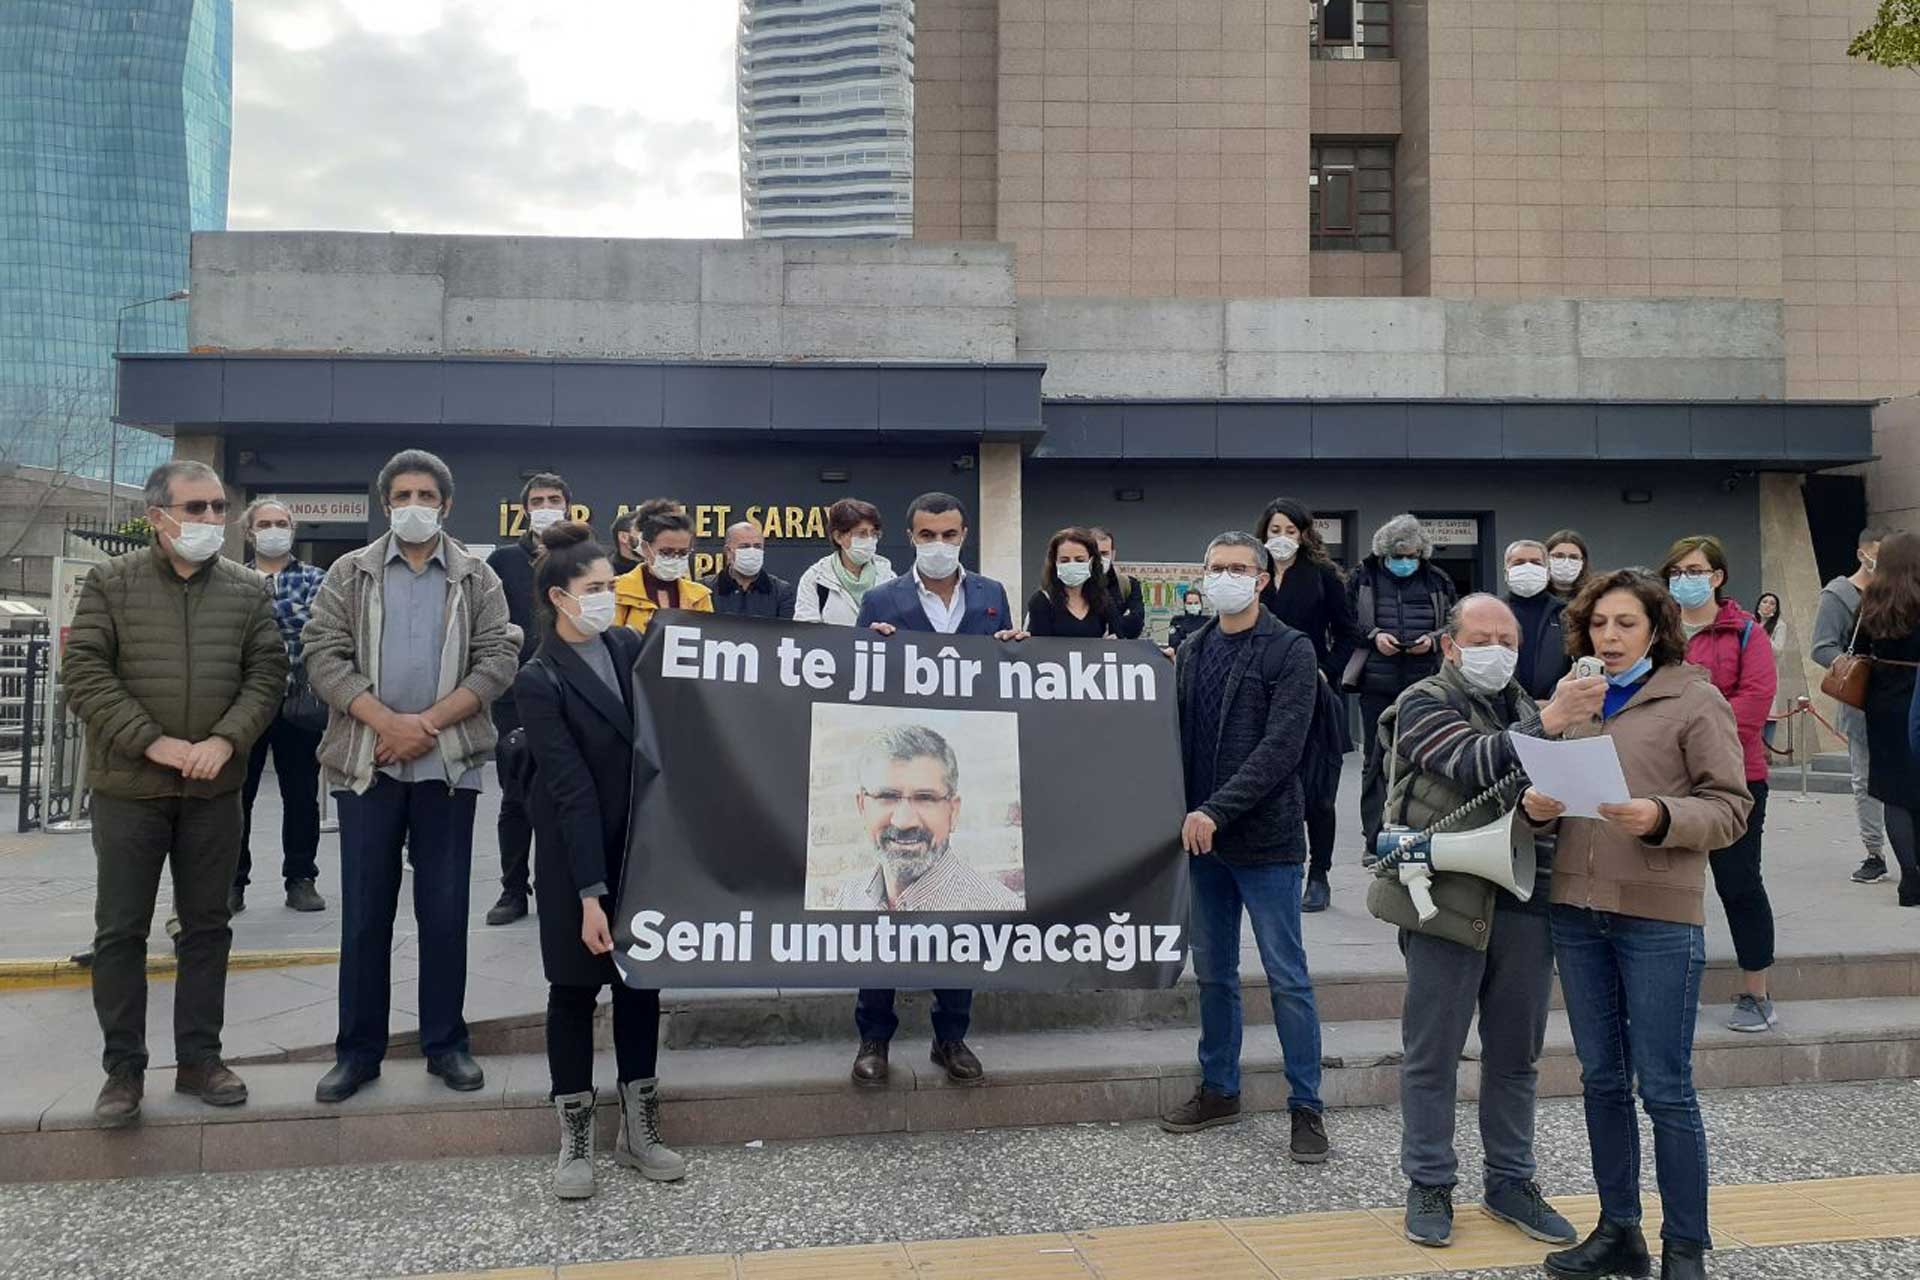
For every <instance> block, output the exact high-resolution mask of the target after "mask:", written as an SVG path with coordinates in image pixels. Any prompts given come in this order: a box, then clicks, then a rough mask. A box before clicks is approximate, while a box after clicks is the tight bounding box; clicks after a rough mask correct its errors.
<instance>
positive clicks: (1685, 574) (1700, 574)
mask: <svg viewBox="0 0 1920 1280" xmlns="http://www.w3.org/2000/svg"><path fill="white" fill-rule="evenodd" d="M1718 572H1719V570H1717V569H1675V570H1674V571H1673V572H1672V573H1670V574H1668V575H1667V576H1668V577H1670V578H1711V577H1712V576H1713V575H1714V574H1715V573H1718Z"/></svg>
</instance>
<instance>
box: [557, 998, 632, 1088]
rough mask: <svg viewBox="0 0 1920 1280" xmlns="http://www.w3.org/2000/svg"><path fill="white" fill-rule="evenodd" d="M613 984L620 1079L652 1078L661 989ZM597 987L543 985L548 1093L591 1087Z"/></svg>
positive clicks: (615, 1048) (614, 1041) (623, 1081)
mask: <svg viewBox="0 0 1920 1280" xmlns="http://www.w3.org/2000/svg"><path fill="white" fill-rule="evenodd" d="M611 985H612V987H613V1057H614V1063H615V1067H616V1069H617V1070H618V1071H619V1073H620V1083H621V1084H626V1083H628V1082H629V1081H633V1080H651V1079H653V1077H654V1073H655V1071H656V1070H657V1069H658V1067H657V1064H658V1062H659V1060H660V993H659V992H658V991H636V990H634V989H633V988H632V987H629V986H628V985H627V984H626V983H624V982H615V983H612V984H611ZM599 999H600V988H599V987H575V986H565V985H562V984H560V983H557V982H556V983H553V984H552V985H550V986H549V987H548V988H547V1072H548V1074H549V1075H550V1076H552V1078H553V1092H552V1093H551V1094H550V1095H549V1096H550V1097H555V1098H557V1097H560V1096H561V1095H562V1094H568V1093H585V1092H586V1091H587V1090H589V1089H591V1088H593V1007H594V1004H595V1003H596V1002H597V1001H598V1000H599Z"/></svg>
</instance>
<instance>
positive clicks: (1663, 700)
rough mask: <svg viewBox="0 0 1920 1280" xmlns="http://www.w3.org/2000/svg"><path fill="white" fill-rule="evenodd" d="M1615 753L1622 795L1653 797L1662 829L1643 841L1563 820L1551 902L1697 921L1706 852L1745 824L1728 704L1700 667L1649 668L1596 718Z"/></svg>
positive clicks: (1582, 733)
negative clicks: (1620, 703)
mask: <svg viewBox="0 0 1920 1280" xmlns="http://www.w3.org/2000/svg"><path fill="white" fill-rule="evenodd" d="M1596 733H1604V734H1606V735H1607V736H1608V737H1610V738H1612V739H1613V743H1614V747H1615V749H1616V750H1618V751H1619V753H1620V769H1621V772H1622V773H1624V774H1625V775H1626V780H1627V794H1628V795H1630V796H1632V797H1633V798H1634V799H1636V800H1658V801H1659V802H1660V806H1661V808H1663V809H1664V810H1665V811H1666V814H1667V823H1666V829H1665V830H1664V831H1661V830H1656V831H1655V832H1654V833H1653V834H1652V835H1650V836H1648V837H1646V838H1645V839H1642V838H1640V837H1637V836H1632V835H1629V834H1627V833H1626V832H1625V831H1623V830H1621V829H1620V828H1619V827H1616V826H1614V825H1613V824H1612V823H1610V822H1603V821H1601V820H1600V819H1598V818H1562V819H1560V820H1559V822H1558V823H1557V824H1556V825H1557V827H1558V829H1559V835H1560V841H1559V848H1558V849H1557V850H1556V852H1555V854H1554V860H1553V901H1554V902H1555V903H1556V904H1560V905H1565V906H1572V907H1590V908H1592V909H1593V910H1595V911H1610V912H1613V913H1614V914H1616V915H1623V916H1634V917H1637V918H1639V919H1643V920H1668V921H1673V922H1676V923H1679V924H1702V923H1704V922H1705V920H1706V916H1705V915H1704V913H1703V910H1702V903H1701V899H1702V895H1703V894H1704V893H1705V891H1706V884H1707V854H1708V853H1709V852H1710V851H1712V850H1714V849H1724V848H1726V847H1727V846H1728V845H1730V844H1732V843H1733V842H1734V841H1736V840H1738V839H1739V838H1740V837H1741V836H1742V835H1744V834H1745V833H1746V830H1747V817H1748V815H1749V814H1750V813H1751V812H1752V811H1753V795H1752V793H1751V792H1749V791H1748V790H1747V782H1746V765H1745V760H1744V758H1743V756H1742V753H1741V750H1740V735H1739V733H1738V731H1737V730H1736V729H1735V728H1734V723H1733V710H1732V708H1730V707H1729V706H1728V705H1727V700H1726V699H1725V698H1723V697H1721V696H1720V691H1719V690H1718V689H1716V688H1714V687H1713V681H1712V680H1711V679H1709V678H1708V676H1707V673H1706V672H1705V671H1704V670H1702V669H1701V668H1699V667H1696V666H1694V665H1692V664H1691V663H1685V662H1682V663H1674V664H1671V665H1668V666H1664V667H1656V668H1654V672H1653V674H1652V675H1650V676H1648V677H1647V681H1646V684H1645V685H1643V686H1642V687H1641V689H1640V692H1639V693H1637V694H1635V695H1634V698H1633V701H1631V702H1629V703H1627V705H1626V706H1624V707H1622V708H1621V709H1620V710H1619V711H1617V712H1615V713H1614V715H1613V717H1612V718H1611V719H1609V720H1607V721H1606V722H1605V723H1604V724H1602V723H1601V722H1599V721H1594V722H1593V723H1592V724H1591V725H1586V726H1581V727H1580V728H1576V729H1573V730H1570V731H1569V732H1568V733H1567V734H1566V735H1565V736H1566V737H1569V738H1580V737H1591V736H1593V735H1594V734H1596Z"/></svg>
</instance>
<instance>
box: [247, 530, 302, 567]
mask: <svg viewBox="0 0 1920 1280" xmlns="http://www.w3.org/2000/svg"><path fill="white" fill-rule="evenodd" d="M253 545H254V546H255V547H256V548H258V549H259V552H260V554H261V555H263V556H265V557H266V558H267V559H269V560H278V559H279V558H280V557H281V556H284V555H286V554H287V553H288V552H289V551H292V550H293V530H291V529H262V530H260V532H258V533H256V534H254V535H253Z"/></svg>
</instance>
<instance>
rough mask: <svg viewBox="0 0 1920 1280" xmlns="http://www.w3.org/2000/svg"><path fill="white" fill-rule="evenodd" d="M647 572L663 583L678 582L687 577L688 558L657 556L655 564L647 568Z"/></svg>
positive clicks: (654, 560)
mask: <svg viewBox="0 0 1920 1280" xmlns="http://www.w3.org/2000/svg"><path fill="white" fill-rule="evenodd" d="M647 572H648V573H650V574H652V575H653V576H654V577H656V578H658V579H660V581H662V582H678V581H680V579H682V578H684V577H686V576H687V558H686V557H685V556H669V555H655V556H654V557H653V563H652V564H650V565H648V566H647Z"/></svg>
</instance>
